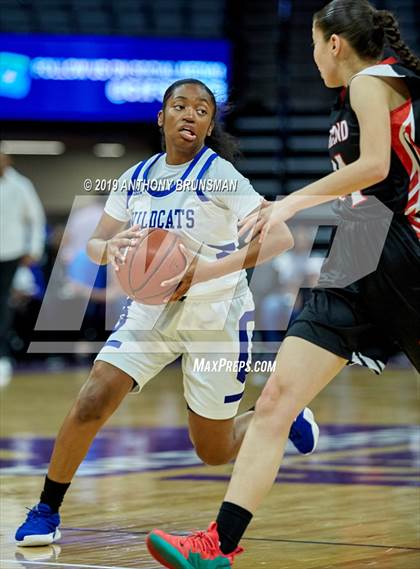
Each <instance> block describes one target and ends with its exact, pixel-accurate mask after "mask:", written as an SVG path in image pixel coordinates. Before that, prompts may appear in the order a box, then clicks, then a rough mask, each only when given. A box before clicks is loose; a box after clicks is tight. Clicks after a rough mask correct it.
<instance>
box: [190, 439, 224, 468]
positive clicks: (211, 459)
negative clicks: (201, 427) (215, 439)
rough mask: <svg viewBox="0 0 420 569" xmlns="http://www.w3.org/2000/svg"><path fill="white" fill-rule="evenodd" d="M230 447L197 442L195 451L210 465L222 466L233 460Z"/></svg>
mask: <svg viewBox="0 0 420 569" xmlns="http://www.w3.org/2000/svg"><path fill="white" fill-rule="evenodd" d="M228 450H229V449H224V448H223V447H219V446H211V445H209V444H208V443H198V444H197V443H196V445H195V452H196V453H197V455H198V457H199V458H200V459H201V460H202V461H203V462H204V464H207V465H208V466H220V465H222V464H227V463H228V462H230V461H231V460H232V453H231V452H230V451H229V452H228Z"/></svg>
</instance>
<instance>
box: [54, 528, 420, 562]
mask: <svg viewBox="0 0 420 569" xmlns="http://www.w3.org/2000/svg"><path fill="white" fill-rule="evenodd" d="M63 529H64V531H82V532H83V531H85V532H92V533H111V532H112V533H120V534H128V535H148V533H149V531H135V530H129V529H127V530H124V529H109V530H107V529H94V528H63ZM179 535H189V534H188V533H185V532H184V533H180V534H179ZM242 540H243V541H271V542H279V543H303V544H307V545H339V546H342V547H376V548H379V549H402V550H407V551H420V547H411V546H409V545H407V546H403V545H380V544H376V543H346V542H341V541H338V542H335V541H314V540H305V539H284V538H280V537H243V538H242ZM116 569H118V568H116Z"/></svg>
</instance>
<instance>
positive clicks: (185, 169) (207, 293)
mask: <svg viewBox="0 0 420 569" xmlns="http://www.w3.org/2000/svg"><path fill="white" fill-rule="evenodd" d="M262 199H263V198H262V196H260V195H259V194H258V193H257V192H256V191H255V190H254V188H253V187H252V185H251V184H250V182H249V180H247V179H246V178H245V177H244V176H242V174H240V173H239V172H238V171H237V170H236V168H234V166H233V165H232V164H231V163H230V162H228V161H227V160H224V159H223V158H221V157H220V156H218V155H217V154H216V153H215V152H214V151H213V150H211V149H209V148H207V147H203V149H202V150H201V151H200V152H199V153H198V154H197V155H196V156H195V157H194V159H193V160H191V161H190V162H187V163H185V164H180V165H170V164H167V163H166V154H165V153H160V154H156V155H154V156H152V157H151V158H149V159H147V160H144V161H143V162H140V163H139V164H136V165H135V166H132V167H131V168H129V169H128V170H127V171H126V172H124V174H123V175H122V176H121V177H120V179H119V188H118V191H114V192H112V193H111V195H110V196H109V198H108V200H107V203H106V206H105V212H106V213H107V214H108V215H110V216H111V217H114V218H115V219H118V220H120V221H126V222H130V223H131V224H132V225H135V224H139V225H140V226H141V228H146V227H154V228H162V229H166V230H168V231H173V232H174V233H176V234H178V235H179V236H180V238H181V239H182V241H183V243H185V245H186V246H187V247H188V248H190V249H191V250H193V251H198V250H200V255H202V256H203V257H204V258H205V259H206V260H208V261H216V260H217V259H218V258H221V257H223V256H226V255H228V254H229V253H231V252H233V251H235V250H236V249H237V248H238V227H237V224H238V221H239V220H241V219H242V218H244V217H245V216H246V215H248V214H249V213H250V212H251V211H253V210H255V209H256V208H258V207H259V206H260V205H261V202H262ZM246 289H247V281H246V274H245V271H244V270H242V271H239V272H236V273H231V274H229V275H226V276H224V277H221V278H218V279H213V280H211V281H207V282H204V283H199V284H197V285H194V286H193V287H191V289H190V290H189V291H188V293H187V296H188V298H191V299H195V300H199V299H202V300H203V301H206V300H210V299H214V300H223V299H228V298H232V297H233V296H235V295H237V294H238V293H241V292H245V291H246Z"/></svg>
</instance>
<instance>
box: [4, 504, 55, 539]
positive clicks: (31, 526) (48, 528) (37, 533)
mask: <svg viewBox="0 0 420 569" xmlns="http://www.w3.org/2000/svg"><path fill="white" fill-rule="evenodd" d="M59 525H60V515H59V514H54V513H52V512H51V508H50V507H49V506H48V504H42V503H39V504H38V505H37V506H34V507H33V508H32V510H29V514H28V515H27V517H26V520H25V522H24V523H23V524H22V525H21V526H20V527H19V528H18V530H17V532H16V535H15V540H16V544H17V545H20V546H21V547H27V546H29V547H33V546H34V545H50V544H51V543H53V542H54V541H58V540H59V539H60V537H61V533H60V530H59V529H58V526H59Z"/></svg>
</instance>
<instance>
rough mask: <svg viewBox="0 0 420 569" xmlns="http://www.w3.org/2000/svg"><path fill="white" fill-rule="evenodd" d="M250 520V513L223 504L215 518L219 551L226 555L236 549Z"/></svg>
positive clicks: (230, 503) (238, 507)
mask: <svg viewBox="0 0 420 569" xmlns="http://www.w3.org/2000/svg"><path fill="white" fill-rule="evenodd" d="M251 519H252V514H251V512H248V510H245V508H241V506H237V505H236V504H232V502H223V504H222V506H221V508H220V510H219V515H218V516H217V520H216V522H217V531H218V532H219V538H220V549H221V550H222V552H223V553H224V554H225V555H227V554H228V553H232V551H235V549H236V548H237V547H238V543H239V542H240V540H241V538H242V536H243V534H244V533H245V530H246V528H247V527H248V525H249V522H250V521H251Z"/></svg>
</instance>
